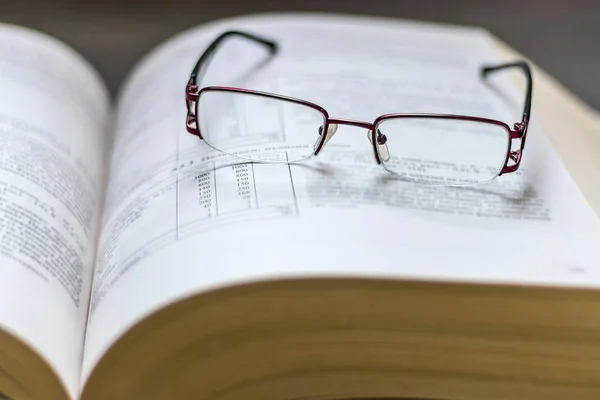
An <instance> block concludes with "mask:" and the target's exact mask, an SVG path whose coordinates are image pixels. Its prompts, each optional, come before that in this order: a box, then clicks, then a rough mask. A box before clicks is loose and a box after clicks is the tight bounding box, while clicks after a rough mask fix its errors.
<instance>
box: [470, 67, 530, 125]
mask: <svg viewBox="0 0 600 400" xmlns="http://www.w3.org/2000/svg"><path fill="white" fill-rule="evenodd" d="M508 68H519V69H520V70H521V71H523V73H524V74H525V78H526V79H527V93H526V94H525V106H524V107H523V120H522V121H521V122H522V123H523V124H527V123H528V122H529V117H530V115H531V95H532V91H533V79H532V78H531V68H529V64H528V63H526V62H525V61H517V62H513V63H507V64H500V65H493V66H488V67H483V68H482V69H481V75H482V76H483V77H484V78H486V77H487V76H488V75H489V74H490V73H493V72H496V71H501V70H505V69H508Z"/></svg>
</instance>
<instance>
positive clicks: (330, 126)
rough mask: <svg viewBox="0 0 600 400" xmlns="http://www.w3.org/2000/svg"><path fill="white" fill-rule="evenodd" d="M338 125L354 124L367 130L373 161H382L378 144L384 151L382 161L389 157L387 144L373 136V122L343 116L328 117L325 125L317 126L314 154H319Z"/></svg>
mask: <svg viewBox="0 0 600 400" xmlns="http://www.w3.org/2000/svg"><path fill="white" fill-rule="evenodd" d="M338 125H349V126H356V127H358V128H364V129H366V130H367V131H368V132H367V136H368V138H369V142H370V143H371V145H372V146H373V154H374V155H375V161H376V162H377V164H381V162H382V160H381V157H380V151H378V146H379V147H380V150H381V151H383V153H384V158H386V159H385V160H384V161H387V159H389V152H388V150H387V145H386V144H385V141H384V142H383V143H380V142H381V140H378V139H377V138H375V134H374V133H373V132H375V124H373V123H371V122H365V121H357V120H353V119H344V118H329V119H327V120H326V121H325V126H324V127H321V128H319V137H320V139H319V140H318V141H317V143H316V145H315V153H314V154H315V155H317V154H319V153H320V152H321V150H322V149H323V146H324V145H325V144H326V143H327V142H328V141H329V140H331V138H332V137H333V135H334V134H335V132H336V131H337V127H338ZM323 131H324V132H325V137H322V135H323ZM378 134H379V135H381V133H379V132H378ZM383 137H385V135H384V136H383ZM382 146H384V148H382Z"/></svg>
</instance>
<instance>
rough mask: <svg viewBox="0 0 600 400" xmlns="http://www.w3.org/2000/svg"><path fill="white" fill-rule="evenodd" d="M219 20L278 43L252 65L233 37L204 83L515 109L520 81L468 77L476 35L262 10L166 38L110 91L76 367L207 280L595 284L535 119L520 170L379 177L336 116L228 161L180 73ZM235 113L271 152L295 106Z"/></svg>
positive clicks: (504, 117) (339, 102) (483, 48)
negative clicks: (94, 245) (114, 105)
mask: <svg viewBox="0 0 600 400" xmlns="http://www.w3.org/2000/svg"><path fill="white" fill-rule="evenodd" d="M228 29H246V30H249V31H251V32H253V33H255V34H258V35H262V36H265V37H267V38H272V39H274V40H277V41H278V43H279V44H280V52H279V54H278V55H277V57H276V58H274V59H272V60H270V61H268V62H267V63H265V62H263V61H264V58H265V56H266V55H265V52H264V51H261V49H260V48H259V47H257V46H256V45H252V44H249V43H248V42H244V41H242V40H232V41H231V43H228V44H226V45H224V46H223V48H222V49H221V50H220V52H219V54H218V55H217V56H215V58H214V60H213V64H212V65H211V67H209V72H208V75H207V76H206V80H205V81H204V82H203V85H208V84H211V85H215V84H219V85H227V86H242V87H247V88H251V89H257V90H263V91H270V92H276V93H279V94H283V95H287V96H293V97H297V98H301V99H305V100H308V101H312V102H314V103H316V104H319V105H321V106H322V107H324V108H325V109H326V110H327V111H328V112H329V115H330V116H331V117H336V118H349V119H355V120H360V121H367V122H372V121H374V120H375V118H376V117H377V116H379V115H382V114H386V113H399V112H407V113H408V112H411V113H419V112H427V113H457V114H465V115H475V116H484V117H487V118H495V119H499V120H501V121H505V122H506V123H507V124H509V125H510V126H512V124H513V123H514V122H517V121H520V119H521V113H522V101H523V98H524V93H519V92H516V91H515V90H513V89H514V88H513V87H512V86H511V81H510V80H508V79H502V78H499V79H494V85H495V86H494V87H495V89H493V88H492V87H490V85H488V84H484V83H483V82H482V81H481V79H480V74H479V71H480V67H481V65H482V64H483V63H492V64H493V63H494V61H495V60H496V58H495V55H494V52H493V47H492V46H491V45H490V41H489V38H488V36H487V34H486V33H485V32H483V31H480V30H477V29H459V28H450V27H438V26H435V25H427V24H417V23H399V22H391V21H388V20H378V21H376V22H369V20H366V19H358V18H342V17H339V18H337V17H324V16H312V15H308V16H262V17H253V18H245V19H237V20H229V21H226V22H221V23H216V24H213V25H210V26H207V27H204V28H202V29H199V30H194V31H191V32H186V33H184V34H182V35H181V36H179V37H176V38H174V39H173V40H172V41H170V42H169V43H167V44H165V45H164V46H162V47H161V48H160V49H158V50H157V51H155V52H154V53H153V54H152V55H150V56H149V57H148V58H147V59H146V60H145V61H144V62H143V63H142V64H141V65H140V66H139V67H138V68H137V70H136V71H135V73H134V74H133V75H132V77H131V79H130V80H129V82H128V84H127V86H126V87H125V88H124V90H123V92H122V96H121V98H120V103H119V108H118V117H117V127H116V129H117V132H116V144H115V148H114V154H113V158H112V161H111V163H112V174H111V177H110V184H109V189H108V194H107V204H106V210H105V213H104V216H103V229H102V233H101V238H100V241H99V248H98V258H97V261H96V273H95V277H94V283H93V289H92V298H91V305H90V319H89V326H88V336H87V338H86V348H85V359H84V377H86V376H88V375H89V373H90V371H91V370H92V368H93V366H94V364H95V363H96V362H97V360H98V359H99V358H100V357H101V355H102V353H103V352H104V351H105V350H106V349H107V348H108V347H109V346H110V344H111V343H112V342H113V341H114V340H115V339H116V338H118V336H119V335H120V334H122V333H123V332H124V331H125V330H126V329H127V328H128V327H130V326H131V324H132V323H134V322H135V321H138V320H139V319H140V318H143V317H144V316H146V315H148V314H149V313H151V312H152V311H154V310H156V309H157V308H159V307H161V306H164V305H165V304H167V303H170V302H172V301H175V300H177V299H179V298H182V297H185V296H189V295H191V294H194V293H199V292H202V291H206V290H209V289H212V288H217V287H221V286H223V285H231V284H235V283H241V282H248V281H252V280H260V279H276V278H293V277H299V276H302V277H308V276H321V277H322V276H367V277H381V278H413V279H436V280H452V281H465V280H467V281H479V282H515V283H519V284H525V283H527V284H561V285H562V284H588V285H597V284H598V283H600V270H599V269H598V267H597V260H598V258H597V257H598V254H597V253H594V252H593V246H592V245H590V242H591V241H593V240H597V238H598V236H597V229H598V218H597V217H596V215H595V214H594V213H593V211H592V210H591V208H590V206H589V205H588V204H587V203H586V202H585V200H584V199H583V197H582V195H581V193H580V192H579V191H578V189H577V187H576V185H574V184H573V182H572V180H571V179H570V177H569V175H568V173H567V172H566V170H565V168H564V167H563V165H562V164H561V163H560V161H559V159H558V157H557V155H556V154H555V152H554V150H553V148H552V147H551V146H550V145H549V143H548V142H547V140H546V139H545V137H544V135H543V132H542V131H541V130H540V128H539V126H538V125H537V123H535V121H534V122H533V124H532V126H531V127H530V129H529V137H528V145H527V147H526V150H525V154H524V156H523V161H522V166H521V169H520V170H519V172H518V173H514V174H507V175H503V176H501V177H499V178H497V179H495V180H494V181H492V182H490V183H487V184H482V185H479V186H476V187H444V186H436V185H428V184H421V183H414V182H409V181H406V180H399V179H392V178H391V177H390V175H389V173H388V172H386V171H385V170H384V169H383V168H382V167H381V166H380V165H377V164H376V163H375V159H374V156H373V150H372V146H371V144H370V142H369V140H368V138H367V132H366V130H364V129H360V128H356V127H348V126H339V128H338V131H337V133H336V134H335V136H334V137H333V138H332V139H331V141H330V142H329V143H327V145H326V147H325V148H324V150H323V152H322V153H320V154H319V155H318V156H316V157H314V158H313V159H311V160H309V161H306V162H302V163H295V164H293V165H289V164H285V163H282V164H249V163H239V162H236V160H235V159H233V158H231V157H230V156H227V155H224V154H222V153H218V152H216V151H214V150H212V149H211V148H210V147H209V146H207V145H206V143H204V142H202V141H200V140H199V139H198V138H197V137H195V136H192V135H190V134H189V133H187V132H186V130H185V125H184V122H185V115H186V112H185V108H184V88H185V84H186V82H187V79H188V77H189V73H190V71H191V68H192V66H193V65H194V63H195V62H196V60H197V57H198V56H199V55H200V54H201V53H202V51H203V50H204V49H205V48H206V46H208V44H209V43H210V42H211V40H213V39H214V38H215V37H216V36H217V35H218V34H220V33H222V32H223V31H225V30H228ZM211 71H212V72H211ZM236 112H237V110H236ZM241 115H242V117H243V118H242V120H241V122H238V123H237V124H234V125H233V129H237V130H238V131H239V134H240V141H241V142H243V140H242V139H243V138H244V135H245V134H246V132H248V131H249V130H251V129H257V130H260V129H264V131H265V132H266V133H265V135H264V137H263V140H262V142H260V143H256V144H255V145H256V146H270V147H272V148H274V149H278V150H279V152H278V154H277V157H278V159H279V160H286V157H288V150H287V149H286V148H285V147H284V146H282V139H281V135H283V134H285V131H286V129H287V130H289V129H294V126H295V125H294V124H295V122H296V119H297V118H298V115H293V114H292V115H283V114H280V117H281V118H280V119H278V124H279V125H278V126H277V127H275V128H274V127H273V126H268V127H265V126H263V124H264V119H263V118H261V117H263V115H259V116H256V115H253V114H252V112H246V113H242V114H241ZM534 119H535V106H534ZM228 122H229V121H228ZM236 132H237V131H236ZM306 134H307V135H314V137H315V139H316V135H317V132H306ZM257 148H258V147H257ZM246 150H248V151H252V148H250V149H246ZM594 257H596V258H594Z"/></svg>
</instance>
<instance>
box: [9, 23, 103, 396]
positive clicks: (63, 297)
mask: <svg viewBox="0 0 600 400" xmlns="http://www.w3.org/2000/svg"><path fill="white" fill-rule="evenodd" d="M109 121H110V118H109V99H108V95H107V91H106V90H105V88H104V87H103V85H102V83H101V82H100V80H99V79H98V76H97V75H96V74H95V72H93V70H92V69H91V68H90V67H89V66H88V64H87V63H86V62H85V61H84V60H82V59H81V57H80V56H78V55H77V54H75V52H74V51H73V50H71V49H70V48H67V47H66V46H64V45H63V44H61V43H59V42H58V41H57V40H55V39H52V38H50V37H47V36H45V35H43V34H40V33H37V32H34V31H30V30H28V29H25V28H20V27H13V26H10V25H0V266H1V268H0V269H1V272H0V293H1V295H0V328H1V329H5V330H8V331H10V332H12V333H14V334H16V335H18V336H19V337H20V338H21V339H22V340H24V341H25V342H27V343H29V344H30V345H31V346H32V347H33V348H35V349H37V350H38V351H39V353H40V354H41V355H42V356H43V357H45V358H46V359H47V360H48V361H49V363H50V365H51V366H52V367H53V368H54V369H55V370H56V371H57V373H58V375H59V376H60V377H61V378H62V379H63V380H64V382H65V385H66V387H67V389H68V391H69V392H70V393H71V395H73V396H75V394H76V393H77V391H78V390H79V383H80V379H79V378H80V373H81V358H82V351H83V340H84V330H85V321H86V315H87V308H88V307H87V306H88V301H89V291H90V284H91V273H92V268H93V259H94V250H95V248H94V244H95V241H96V239H97V231H98V229H97V226H98V223H97V222H98V219H99V218H98V216H99V214H100V213H99V211H100V207H101V204H100V203H101V202H100V200H101V199H102V190H103V188H102V184H103V180H102V175H103V172H102V165H103V153H104V152H105V147H106V146H105V143H104V141H105V133H106V127H107V126H108V122H109Z"/></svg>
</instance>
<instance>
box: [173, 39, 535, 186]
mask: <svg viewBox="0 0 600 400" xmlns="http://www.w3.org/2000/svg"><path fill="white" fill-rule="evenodd" d="M234 36H237V37H241V38H245V39H249V40H251V41H253V42H256V43H258V44H260V45H262V46H265V47H266V49H267V50H268V51H269V54H270V56H273V55H275V54H276V53H277V49H278V47H277V44H276V43H275V42H272V41H269V40H265V39H263V38H260V37H258V36H255V35H253V34H249V33H245V32H239V31H228V32H224V33H222V34H221V35H220V36H218V37H217V38H216V39H215V40H214V41H213V42H212V43H211V44H210V45H209V46H208V48H207V49H206V50H205V51H204V53H203V54H202V55H201V56H200V58H199V59H198V61H197V62H196V65H195V66H194V68H193V70H192V73H191V75H190V78H189V81H188V83H187V85H186V89H185V97H186V108H187V118H186V129H187V131H188V132H189V133H191V134H192V135H195V136H198V137H199V138H200V139H201V140H203V141H204V142H205V143H206V144H207V145H208V146H210V147H212V148H213V149H215V150H218V151H220V152H222V153H225V154H229V155H231V156H234V157H236V158H239V159H242V160H244V161H247V162H258V163H270V162H285V163H295V162H300V161H304V160H307V159H309V158H311V157H313V156H317V155H318V154H319V153H320V152H321V151H322V150H323V148H324V146H325V145H326V144H327V142H329V141H330V140H331V138H332V137H333V135H334V134H335V132H336V130H337V128H338V126H339V125H351V126H356V127H360V128H364V129H366V130H368V135H367V136H368V139H369V142H370V146H371V147H372V151H373V155H374V157H375V162H376V163H377V164H380V165H382V166H383V167H384V168H385V170H387V171H389V172H391V173H392V174H394V175H397V176H400V177H402V178H405V179H408V180H415V181H421V182H428V183H436V184H445V185H469V184H477V183H483V182H487V181H490V180H492V179H494V178H496V177H497V176H500V175H503V174H507V173H511V172H515V171H517V170H518V168H519V165H520V162H521V156H522V154H523V149H524V147H525V139H526V137H527V126H528V123H529V117H530V113H531V97H532V77H531V70H530V68H529V66H528V64H527V63H526V62H523V61H518V62H513V63H508V64H501V65H495V66H488V67H483V68H482V69H481V77H482V78H486V77H487V76H488V75H489V74H491V73H493V72H496V71H500V70H506V69H509V68H518V69H520V70H521V71H523V73H524V74H525V76H526V78H527V91H526V97H525V106H524V110H523V116H522V119H521V121H520V122H517V123H515V124H514V125H513V128H512V129H511V128H510V126H509V125H508V124H506V123H504V122H502V121H498V120H495V119H489V118H481V117H474V116H466V115H452V114H408V113H399V114H385V115H382V116H380V117H378V118H376V119H375V121H373V122H363V121H355V120H350V119H342V118H332V117H330V116H329V114H328V113H327V111H326V110H325V109H324V108H323V107H321V106H319V105H317V104H314V103H311V102H308V101H304V100H300V99H297V98H293V97H288V96H282V95H279V94H274V93H267V92H261V91H255V90H249V89H243V88H236V87H224V86H208V87H202V88H201V87H200V79H201V76H202V74H203V73H204V72H205V71H206V67H207V66H208V64H209V61H210V59H211V57H212V56H213V55H214V54H215V52H216V50H217V49H218V47H219V45H220V44H221V43H222V42H223V41H224V40H226V39H228V38H231V37H234ZM515 142H516V143H515Z"/></svg>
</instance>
